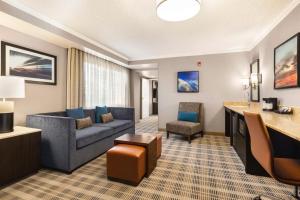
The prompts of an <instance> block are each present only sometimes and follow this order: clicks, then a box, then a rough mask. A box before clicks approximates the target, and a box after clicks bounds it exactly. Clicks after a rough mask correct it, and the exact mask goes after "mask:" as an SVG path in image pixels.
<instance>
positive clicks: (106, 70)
mask: <svg viewBox="0 0 300 200" xmlns="http://www.w3.org/2000/svg"><path fill="white" fill-rule="evenodd" d="M83 78H84V81H83V82H84V90H83V91H84V95H83V96H84V106H85V107H87V108H92V107H95V106H99V105H107V106H122V107H128V106H129V104H130V83H129V81H130V71H129V70H128V69H126V68H125V67H122V66H119V65H117V64H115V63H112V62H110V61H107V60H104V59H102V58H99V57H97V56H94V55H91V54H88V53H85V54H84V63H83Z"/></svg>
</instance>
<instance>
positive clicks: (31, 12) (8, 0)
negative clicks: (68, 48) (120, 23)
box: [2, 0, 128, 61]
mask: <svg viewBox="0 0 300 200" xmlns="http://www.w3.org/2000/svg"><path fill="white" fill-rule="evenodd" d="M2 1H3V2H5V3H7V4H9V5H11V6H13V7H15V8H17V9H19V10H21V11H23V12H25V13H27V14H29V15H32V16H34V17H36V18H38V19H40V20H42V21H44V22H46V23H48V24H50V25H52V26H54V27H56V28H59V29H61V30H63V31H65V32H67V33H69V34H72V35H74V36H76V37H78V38H80V39H82V40H84V41H86V42H88V43H90V44H93V45H95V46H97V47H99V48H101V49H103V50H105V51H107V52H109V53H112V54H114V55H116V56H118V57H120V58H122V59H124V60H127V61H128V57H127V56H125V55H123V54H121V53H119V52H117V51H114V50H112V49H110V48H108V47H106V46H105V45H103V44H101V43H99V42H97V41H95V40H92V39H90V38H89V37H87V36H85V35H84V34H82V33H79V32H77V31H75V30H73V29H71V28H69V27H67V26H65V25H63V24H61V23H59V22H57V21H55V20H53V19H51V18H48V17H46V16H45V15H43V14H41V13H39V12H37V11H36V10H33V9H31V8H29V7H27V6H25V5H23V4H22V3H20V2H18V1H16V0H2Z"/></svg>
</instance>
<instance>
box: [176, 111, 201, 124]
mask: <svg viewBox="0 0 300 200" xmlns="http://www.w3.org/2000/svg"><path fill="white" fill-rule="evenodd" d="M178 120H179V121H188V122H198V113H197V112H179V113H178Z"/></svg>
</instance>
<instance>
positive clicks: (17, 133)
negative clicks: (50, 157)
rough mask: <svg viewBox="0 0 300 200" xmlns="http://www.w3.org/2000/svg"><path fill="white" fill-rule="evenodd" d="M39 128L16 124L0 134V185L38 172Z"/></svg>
mask: <svg viewBox="0 0 300 200" xmlns="http://www.w3.org/2000/svg"><path fill="white" fill-rule="evenodd" d="M40 144H41V130H40V129H33V128H27V127H21V126H16V127H14V132H11V133H2V134H0V187H2V186H5V185H7V184H9V183H12V182H14V181H17V180H19V179H21V178H24V177H26V176H29V175H31V174H34V173H36V172H38V170H39V169H40Z"/></svg>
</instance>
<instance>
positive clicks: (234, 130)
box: [224, 104, 300, 175]
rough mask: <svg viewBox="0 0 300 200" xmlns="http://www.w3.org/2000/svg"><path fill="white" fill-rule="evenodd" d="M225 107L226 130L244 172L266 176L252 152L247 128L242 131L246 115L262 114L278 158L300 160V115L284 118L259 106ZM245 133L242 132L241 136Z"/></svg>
mask: <svg viewBox="0 0 300 200" xmlns="http://www.w3.org/2000/svg"><path fill="white" fill-rule="evenodd" d="M224 107H225V118H226V119H225V127H226V128H225V131H226V136H230V143H231V145H232V146H233V147H234V148H235V150H236V152H237V153H238V155H239V157H240V158H241V160H242V161H243V163H244V164H245V170H246V172H247V173H249V174H253V175H266V172H265V171H264V170H263V168H262V167H261V166H260V165H259V163H258V162H257V161H256V160H255V158H254V157H253V156H252V153H251V147H250V136H249V133H248V128H247V126H246V125H245V130H244V131H241V130H240V127H241V126H243V125H241V124H243V123H244V112H252V113H259V114H260V115H261V117H262V120H263V121H264V123H265V125H266V126H267V128H268V131H269V134H270V138H271V140H272V144H273V149H274V153H275V156H276V157H293V158H299V157H300V116H299V113H298V112H297V113H296V114H293V115H282V114H277V113H274V112H269V111H262V109H261V108H260V106H259V105H254V104H252V105H250V106H245V105H236V104H235V105H230V104H224ZM240 132H243V133H240Z"/></svg>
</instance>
